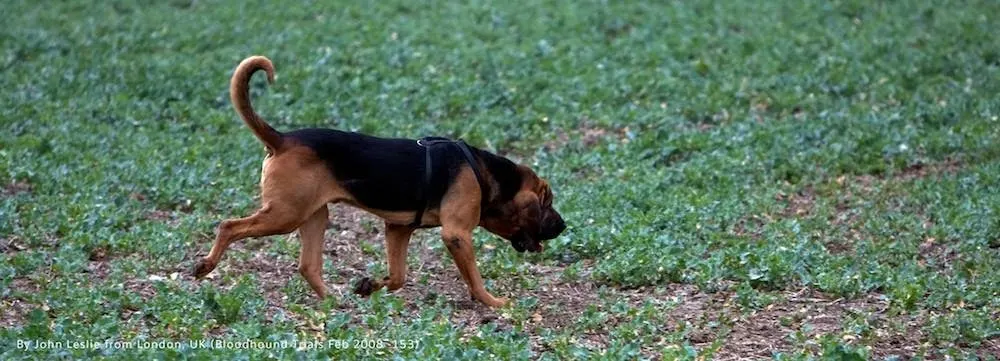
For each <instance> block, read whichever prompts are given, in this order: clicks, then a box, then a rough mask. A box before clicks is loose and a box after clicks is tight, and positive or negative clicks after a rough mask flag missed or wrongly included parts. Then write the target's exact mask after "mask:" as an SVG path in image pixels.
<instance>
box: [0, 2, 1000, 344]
mask: <svg viewBox="0 0 1000 361" xmlns="http://www.w3.org/2000/svg"><path fill="white" fill-rule="evenodd" d="M4 13H5V14H8V16H6V17H5V18H6V19H7V20H6V21H5V22H6V23H5V26H3V28H2V29H0V43H2V53H0V63H2V65H3V67H2V69H3V70H2V74H3V75H2V76H0V89H2V90H0V93H2V96H0V257H2V259H3V262H2V263H0V297H2V299H0V302H2V305H0V324H2V325H3V329H2V331H0V343H2V344H4V346H5V347H3V348H2V350H0V358H2V359H17V358H28V359H34V358H46V357H65V358H82V357H91V356H113V357H115V358H133V357H134V358H141V359H147V358H149V357H156V358H194V359H202V358H211V357H213V356H215V355H217V354H218V353H220V352H222V353H225V354H231V356H232V358H236V357H243V358H245V357H250V358H255V359H256V358H261V357H273V358H293V357H298V358H304V359H311V358H312V357H313V355H315V354H319V355H326V356H332V357H337V358H341V357H351V356H368V357H388V356H389V355H395V356H398V357H400V358H405V359H428V358H446V359H452V358H492V359H509V358H545V359H553V358H610V359H635V358H640V357H644V358H661V357H662V358H665V359H674V358H681V359H757V358H765V359H767V358H774V359H783V360H784V359H813V358H820V357H826V358H829V359H843V360H853V359H865V358H871V359H885V358H892V357H893V356H900V357H902V358H904V359H905V358H910V357H914V356H916V357H923V358H927V359H943V358H949V357H950V358H959V359H976V358H977V357H978V358H983V359H991V358H992V359H996V355H998V354H1000V321H998V320H1000V250H998V247H1000V241H998V234H1000V192H998V190H1000V160H998V159H1000V158H998V155H1000V146H998V145H997V144H998V143H1000V131H998V130H997V129H998V125H1000V121H998V116H1000V98H998V96H997V94H998V93H1000V81H998V79H1000V38H998V37H997V36H995V34H996V24H998V23H1000V3H997V2H994V1H986V0H974V1H931V0H913V1H863V0H835V1H819V0H815V1H814V0H788V1H744V2H735V1H732V2H717V3H712V2H690V1H656V2H646V3H641V2H628V3H621V2H599V1H557V0H544V1H534V2H517V3H510V4H500V3H497V4H489V3H487V2H482V1H463V2H449V3H445V2H419V1H418V2H414V1H397V0H390V1H380V2H376V3H373V4H370V5H358V4H351V3H344V4H330V3H329V2H302V3H300V2H284V3H279V2H261V1H252V2H241V1H177V0H174V1H158V2H130V1H106V2H98V3H93V2H77V1H64V2H45V3H44V4H42V3H38V2H33V1H7V2H5V4H4ZM252 54H262V55H267V56H269V57H270V58H271V59H272V60H274V62H275V64H276V66H277V71H278V80H277V83H276V84H275V85H274V86H271V87H268V86H265V85H264V82H263V80H262V79H256V81H255V83H254V87H253V91H252V94H253V96H254V102H255V105H256V107H257V109H258V111H260V112H261V113H262V114H264V116H265V117H266V118H267V119H269V121H270V122H271V123H272V124H273V125H275V126H276V127H277V128H279V129H283V130H290V129H293V128H296V127H306V126H325V127H334V128H338V129H344V130H354V131H362V132H366V133H371V134H377V135H383V136H406V137H420V136H425V135H443V136H452V137H462V138H465V139H466V140H468V141H469V142H471V143H473V144H476V145H479V146H482V147H485V148H488V149H491V150H494V151H498V152H502V153H505V154H508V155H509V156H511V157H513V158H515V159H518V160H520V161H522V162H524V163H526V164H529V165H532V166H534V167H535V168H536V170H537V171H538V172H539V173H541V174H542V175H543V176H544V177H547V178H548V179H549V180H550V181H551V183H552V184H553V186H554V189H555V191H556V202H555V203H556V206H557V208H558V209H560V210H561V211H562V213H563V215H564V217H566V219H567V220H568V222H569V223H570V229H569V230H568V231H567V232H566V233H565V234H564V235H563V236H561V237H559V238H558V239H555V240H553V241H552V242H551V243H550V244H549V246H548V247H547V248H546V251H545V252H544V253H542V254H538V255H522V254H518V253H516V252H514V251H513V250H512V249H511V247H509V246H508V245H506V244H505V242H504V241H502V240H500V239H498V238H495V237H493V236H490V235H488V234H486V233H485V232H480V233H478V236H477V245H478V251H477V252H478V253H477V254H478V259H479V265H480V267H481V269H482V271H483V273H484V276H485V277H486V278H487V279H488V280H489V281H488V282H489V283H488V288H489V289H491V290H492V292H493V293H494V294H497V295H499V296H507V297H511V299H513V300H516V302H515V304H514V305H513V306H511V307H508V308H504V309H499V310H490V309H487V308H484V307H482V306H480V305H479V304H476V303H473V302H471V301H469V300H468V295H467V293H466V291H465V286H464V285H463V284H462V283H461V282H460V280H459V277H458V274H457V272H456V270H455V269H454V267H453V265H452V262H451V260H450V258H449V257H448V255H447V252H445V251H444V249H443V247H442V244H441V243H440V241H439V240H438V239H437V237H436V233H435V232H434V231H425V232H419V233H418V234H417V238H416V239H415V241H414V242H413V244H411V256H410V272H409V280H408V283H407V285H406V287H405V288H404V289H403V290H401V291H399V292H396V293H393V294H385V293H381V292H380V293H377V294H375V295H374V296H373V297H371V298H370V299H359V298H356V297H355V296H353V295H351V294H350V289H351V285H352V284H353V282H354V281H357V280H359V279H361V278H362V277H365V276H374V277H379V276H381V275H384V274H385V272H386V267H385V265H384V255H383V251H382V244H381V242H382V233H381V232H382V230H381V226H380V223H379V222H378V221H377V220H376V219H374V218H372V217H370V216H367V215H365V214H361V213H359V212H357V211H354V210H351V209H349V208H341V207H335V208H334V212H333V213H332V216H331V217H332V219H331V221H332V222H331V228H330V229H329V230H328V232H327V242H326V253H327V256H326V257H325V258H324V259H325V261H324V262H325V263H326V268H325V270H326V271H325V278H326V282H327V284H328V285H329V287H330V288H331V291H332V292H333V294H334V297H331V298H330V299H329V300H327V301H324V302H317V301H316V300H315V299H314V298H313V297H312V296H311V292H310V291H309V289H308V287H307V286H306V285H305V283H304V282H303V281H302V280H301V278H300V277H299V276H298V274H297V272H296V270H295V269H296V258H297V255H298V242H297V239H296V237H295V236H282V237H268V238H264V239H254V240H247V241H245V242H241V243H240V244H238V245H236V246H235V247H234V250H233V251H231V252H230V253H228V254H227V256H226V258H225V259H224V260H223V262H222V264H221V266H220V268H219V269H218V270H216V271H215V272H214V273H213V277H211V278H209V279H206V280H203V281H195V280H193V279H191V278H190V277H189V276H188V275H187V271H188V269H189V268H190V267H191V266H192V265H193V263H194V261H195V260H196V258H197V257H198V256H199V255H201V254H204V253H205V252H207V249H208V246H209V243H210V241H211V238H212V232H213V225H214V224H215V222H218V221H219V220H221V219H224V218H229V217H232V216H235V215H244V214H247V213H248V212H250V211H251V210H252V209H253V208H254V206H255V202H256V198H255V194H256V188H255V185H256V182H257V180H258V176H259V165H260V161H261V159H262V158H263V151H262V147H261V146H260V145H259V143H258V142H257V141H256V139H255V138H253V136H252V135H251V134H250V132H249V131H248V130H247V129H246V127H245V126H244V125H243V124H242V123H241V122H240V121H238V120H237V118H236V116H235V114H234V112H233V110H232V108H231V105H230V104H229V101H228V94H227V84H228V80H229V75H230V72H231V71H232V69H233V68H234V67H235V65H236V64H237V63H238V62H239V61H240V60H241V59H242V58H244V57H246V56H248V55H252ZM248 339H250V340H255V341H260V342H264V341H270V342H281V341H284V342H290V343H292V344H293V347H280V345H278V346H274V345H271V346H274V347H261V346H262V345H261V344H256V345H247V344H246V343H243V344H237V343H230V344H225V343H218V344H213V345H215V346H219V347H220V348H221V350H220V349H212V348H206V347H203V346H206V345H204V344H202V345H194V344H189V343H188V341H190V340H208V341H212V342H222V341H231V342H240V341H246V340H248ZM46 340H48V341H62V342H80V343H86V342H91V343H97V342H104V341H105V340H111V341H124V342H133V343H131V344H130V345H133V346H135V347H134V348H132V349H127V350H122V349H115V348H113V347H112V348H71V347H69V346H71V345H69V344H66V343H64V344H63V345H61V346H62V347H47V348H37V347H32V348H30V349H27V350H26V349H24V348H18V347H17V346H18V341H46ZM379 340H381V341H382V343H379V342H378V341H379ZM156 341H177V342H181V344H180V345H167V344H163V343H161V344H143V343H139V342H156ZM311 341H319V345H321V346H323V348H322V349H310V348H309V346H316V345H317V344H315V343H312V342H311ZM299 342H301V344H299ZM143 345H145V346H148V347H143V348H139V347H138V346H143ZM34 346H46V345H45V344H42V345H38V344H35V345H34ZM48 346H60V345H51V344H50V345H48ZM84 346H86V344H84ZM154 346H156V347H154ZM263 346H267V345H263ZM296 346H298V347H296Z"/></svg>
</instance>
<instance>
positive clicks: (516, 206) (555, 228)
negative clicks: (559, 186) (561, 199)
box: [479, 170, 566, 252]
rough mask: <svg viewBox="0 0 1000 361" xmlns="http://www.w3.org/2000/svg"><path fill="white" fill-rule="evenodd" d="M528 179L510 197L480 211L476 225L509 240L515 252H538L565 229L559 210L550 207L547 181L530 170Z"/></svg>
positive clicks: (550, 199)
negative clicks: (480, 215)
mask: <svg viewBox="0 0 1000 361" xmlns="http://www.w3.org/2000/svg"><path fill="white" fill-rule="evenodd" d="M525 173H526V175H529V176H528V177H525V178H526V179H528V180H527V181H525V183H524V184H523V185H522V187H521V190H520V191H519V192H518V193H517V195H516V196H515V197H514V199H512V200H510V201H508V202H506V203H504V204H502V205H499V206H496V207H490V208H488V209H486V210H485V211H484V212H483V215H482V218H481V220H480V224H479V225H480V226H482V227H483V228H486V230H488V231H490V233H493V234H495V235H498V236H500V237H503V238H504V239H506V240H508V241H510V244H511V245H512V246H514V249H515V250H517V251H518V252H524V251H531V252H541V251H542V249H543V248H544V246H543V245H542V243H541V241H547V240H550V239H553V238H556V237H558V236H559V234H560V233H562V232H563V230H565V229H566V223H565V222H564V221H563V219H562V216H560V215H559V212H556V210H555V208H552V190H551V189H549V184H548V182H546V181H544V180H542V179H541V178H538V176H536V175H535V174H534V173H533V172H531V171H530V170H528V171H526V172H525Z"/></svg>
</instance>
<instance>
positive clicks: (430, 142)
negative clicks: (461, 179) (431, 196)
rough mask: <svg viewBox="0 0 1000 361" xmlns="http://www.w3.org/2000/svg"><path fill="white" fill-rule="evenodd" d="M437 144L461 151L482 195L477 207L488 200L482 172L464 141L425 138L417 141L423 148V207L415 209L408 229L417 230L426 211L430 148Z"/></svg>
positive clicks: (429, 182)
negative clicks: (450, 145)
mask: <svg viewBox="0 0 1000 361" xmlns="http://www.w3.org/2000/svg"><path fill="white" fill-rule="evenodd" d="M438 144H445V145H448V144H453V145H455V146H457V147H458V149H460V150H461V151H462V155H463V156H464V157H465V161H466V162H467V163H469V167H471V168H472V172H473V173H475V175H476V182H477V183H479V193H480V194H481V195H482V201H481V202H480V204H479V207H480V208H482V207H483V206H484V205H486V201H487V200H489V194H488V193H487V192H486V183H485V181H484V180H483V174H482V171H481V170H480V169H479V163H477V162H476V157H475V156H473V155H472V150H470V149H469V144H467V143H465V141H464V140H461V139H460V140H451V139H448V138H442V137H426V138H421V139H418V140H417V145H419V146H421V147H424V149H425V151H424V154H425V156H424V187H423V189H421V190H420V199H419V200H420V202H419V203H423V204H424V206H423V207H421V208H420V209H417V214H416V216H414V217H413V222H412V223H410V227H413V228H418V227H420V226H421V225H423V222H421V221H422V220H423V217H424V211H425V210H426V209H427V203H428V199H427V198H428V193H430V187H431V176H432V174H433V168H432V166H433V164H432V162H431V147H432V146H435V145H438Z"/></svg>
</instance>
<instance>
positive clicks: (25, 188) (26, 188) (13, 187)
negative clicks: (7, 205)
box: [0, 181, 35, 196]
mask: <svg viewBox="0 0 1000 361" xmlns="http://www.w3.org/2000/svg"><path fill="white" fill-rule="evenodd" d="M34 190H35V187H34V186H33V185H31V183H28V182H27V181H14V182H13V183H9V184H7V185H4V186H3V187H0V196H16V195H18V194H21V193H31V192H32V191H34Z"/></svg>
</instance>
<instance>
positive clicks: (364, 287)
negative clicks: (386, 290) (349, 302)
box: [354, 277, 380, 297]
mask: <svg viewBox="0 0 1000 361" xmlns="http://www.w3.org/2000/svg"><path fill="white" fill-rule="evenodd" d="M379 286H380V285H379V284H378V283H377V282H375V281H372V279H371V278H368V277H365V278H362V279H361V280H360V281H358V283H357V284H356V285H354V293H355V294H357V295H361V296H362V297H368V296H370V295H371V294H372V293H373V292H375V291H377V290H378V289H379V288H380V287H379Z"/></svg>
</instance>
